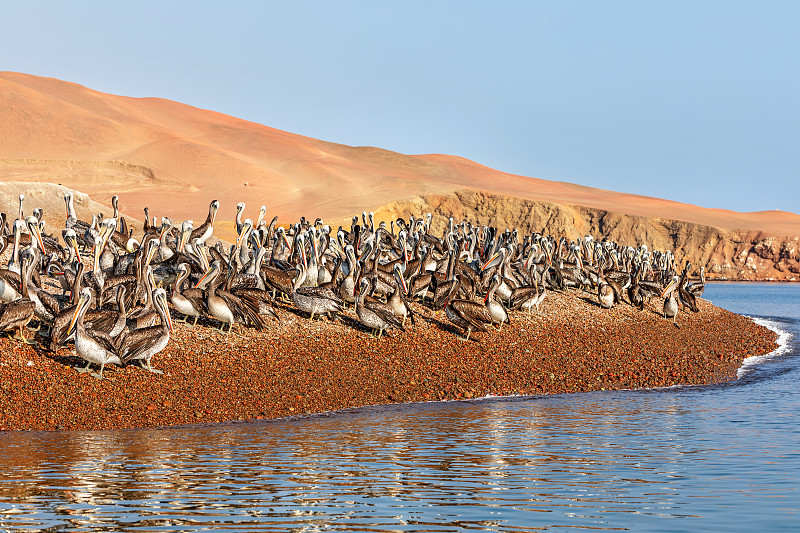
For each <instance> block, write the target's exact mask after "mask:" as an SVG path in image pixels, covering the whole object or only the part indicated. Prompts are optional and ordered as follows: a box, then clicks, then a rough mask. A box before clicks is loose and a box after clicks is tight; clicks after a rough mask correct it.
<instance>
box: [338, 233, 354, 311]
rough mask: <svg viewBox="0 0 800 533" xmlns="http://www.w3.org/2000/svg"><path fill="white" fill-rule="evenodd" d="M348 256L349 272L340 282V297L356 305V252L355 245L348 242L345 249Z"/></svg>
mask: <svg viewBox="0 0 800 533" xmlns="http://www.w3.org/2000/svg"><path fill="white" fill-rule="evenodd" d="M344 253H345V256H347V265H348V272H347V275H346V276H345V277H344V279H342V282H341V283H340V284H339V297H340V298H341V299H342V301H343V302H345V303H348V304H353V305H355V303H356V298H355V297H356V265H357V262H356V254H355V251H354V250H353V245H352V244H348V245H347V246H346V247H345V249H344Z"/></svg>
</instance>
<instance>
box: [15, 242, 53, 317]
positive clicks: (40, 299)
mask: <svg viewBox="0 0 800 533" xmlns="http://www.w3.org/2000/svg"><path fill="white" fill-rule="evenodd" d="M28 255H29V254H26V259H27V256H28ZM23 263H26V264H27V267H26V268H25V271H24V272H23V273H22V277H23V279H24V280H25V283H26V284H27V287H28V298H29V299H30V300H31V301H32V302H33V303H34V304H36V311H35V314H36V318H37V319H38V320H39V323H40V325H42V324H48V325H49V324H51V323H52V322H53V318H54V317H55V316H56V315H57V314H58V313H59V312H60V311H61V307H62V306H61V302H60V301H59V299H58V298H56V297H55V296H54V295H52V294H50V293H49V292H47V291H45V290H44V289H40V288H39V287H37V286H36V285H35V284H34V283H33V281H32V276H33V270H34V268H36V266H37V265H36V261H34V259H33V258H31V259H30V260H28V261H23Z"/></svg>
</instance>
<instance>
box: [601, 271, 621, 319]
mask: <svg viewBox="0 0 800 533" xmlns="http://www.w3.org/2000/svg"><path fill="white" fill-rule="evenodd" d="M597 280H598V285H597V299H598V300H599V302H600V307H602V308H603V309H611V308H612V307H614V304H615V303H617V301H618V300H617V291H615V290H614V287H612V286H611V284H610V283H609V282H608V281H607V280H606V278H605V276H604V275H603V267H602V266H600V268H598V269H597Z"/></svg>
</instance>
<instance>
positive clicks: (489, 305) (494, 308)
mask: <svg viewBox="0 0 800 533" xmlns="http://www.w3.org/2000/svg"><path fill="white" fill-rule="evenodd" d="M498 287H500V276H499V275H498V274H495V275H493V276H492V284H491V285H490V287H489V292H487V293H486V298H485V299H484V300H483V302H484V304H485V306H486V310H487V311H489V314H490V315H491V316H492V324H499V325H500V331H502V330H503V322H508V323H509V324H511V318H510V317H509V316H508V312H507V311H506V308H505V307H503V304H502V303H500V301H498V300H497V298H496V297H495V291H497V288H498Z"/></svg>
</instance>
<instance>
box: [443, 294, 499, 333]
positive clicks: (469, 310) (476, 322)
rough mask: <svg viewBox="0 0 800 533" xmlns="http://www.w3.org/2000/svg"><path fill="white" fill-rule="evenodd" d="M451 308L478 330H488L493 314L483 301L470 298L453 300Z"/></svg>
mask: <svg viewBox="0 0 800 533" xmlns="http://www.w3.org/2000/svg"><path fill="white" fill-rule="evenodd" d="M450 308H451V309H452V310H453V311H454V312H455V313H456V314H457V315H458V316H459V317H461V319H462V320H464V321H465V322H467V323H468V324H469V325H471V326H472V327H473V328H474V329H476V330H478V331H486V324H491V323H492V315H491V314H489V311H488V310H487V309H486V306H485V305H483V304H482V303H478V302H473V301H470V300H452V301H451V302H450Z"/></svg>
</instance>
